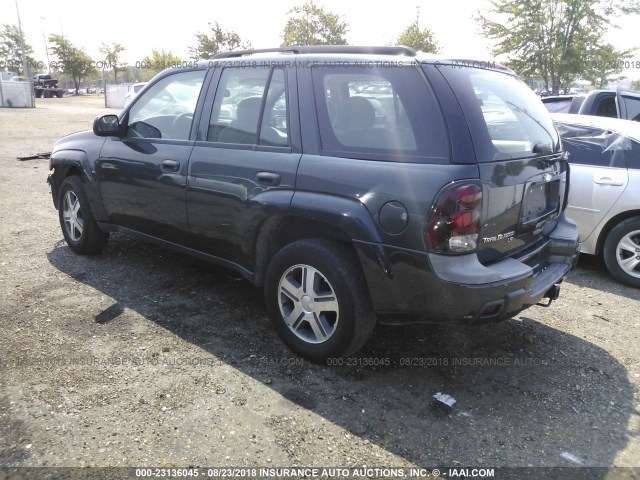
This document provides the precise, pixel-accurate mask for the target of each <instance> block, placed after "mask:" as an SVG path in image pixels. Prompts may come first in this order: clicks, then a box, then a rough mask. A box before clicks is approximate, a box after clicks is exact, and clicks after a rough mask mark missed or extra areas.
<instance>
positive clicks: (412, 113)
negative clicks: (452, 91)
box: [313, 65, 449, 162]
mask: <svg viewBox="0 0 640 480" xmlns="http://www.w3.org/2000/svg"><path fill="white" fill-rule="evenodd" d="M313 84H314V92H315V100H316V109H317V111H318V122H319V124H320V138H321V144H322V151H323V153H324V154H326V155H332V156H342V157H350V158H366V159H373V160H378V159H379V160H390V161H410V162H414V161H417V162H429V161H435V162H444V161H446V160H447V159H448V155H449V142H448V135H447V131H446V128H445V126H444V121H443V118H442V113H441V111H440V108H439V106H438V105H437V103H436V101H435V98H434V97H433V94H432V92H431V89H430V87H429V85H428V84H427V83H426V81H425V79H424V78H423V77H422V76H421V74H420V72H419V71H418V70H417V69H416V68H415V67H410V66H406V67H403V66H395V67H388V68H383V67H380V68H365V67H359V66H355V65H354V66H349V67H348V68H344V67H342V68H341V67H314V68H313Z"/></svg>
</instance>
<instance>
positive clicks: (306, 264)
mask: <svg viewBox="0 0 640 480" xmlns="http://www.w3.org/2000/svg"><path fill="white" fill-rule="evenodd" d="M265 302H266V305H267V309H268V311H269V316H270V317H271V320H272V322H273V324H274V327H275V329H276V332H277V333H278V335H279V336H280V338H281V339H282V340H283V341H284V343H285V344H286V345H287V346H288V347H289V348H291V350H293V351H294V352H296V353H297V354H298V355H300V356H302V357H305V358H307V359H309V360H312V361H314V362H322V361H326V360H327V359H328V358H332V357H342V356H345V355H349V354H351V353H353V352H355V351H357V350H358V349H360V348H361V347H362V346H363V345H364V344H365V343H366V341H367V340H368V339H369V337H370V336H371V333H372V332H373V328H374V327H375V323H376V321H375V315H374V313H373V310H372V308H371V300H370V299H369V294H368V291H367V288H366V284H365V280H364V276H363V275H362V272H361V270H360V265H359V263H358V259H357V257H356V255H355V253H354V252H353V251H352V250H350V249H349V248H348V247H347V246H345V245H343V244H341V243H339V242H333V241H329V240H324V239H310V240H300V241H297V242H294V243H291V244H289V245H287V246H285V247H284V248H283V249H282V250H280V251H279V252H278V253H277V254H276V256H275V257H274V258H273V260H272V261H271V263H270V264H269V268H268V269H267V274H266V277H265Z"/></svg>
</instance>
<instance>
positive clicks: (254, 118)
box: [236, 97, 262, 129]
mask: <svg viewBox="0 0 640 480" xmlns="http://www.w3.org/2000/svg"><path fill="white" fill-rule="evenodd" d="M261 104H262V97H248V98H245V99H244V100H242V101H241V102H240V103H238V107H237V109H236V120H237V122H238V124H239V125H243V126H249V127H251V128H252V129H255V128H256V127H257V125H258V117H259V116H260V105H261Z"/></svg>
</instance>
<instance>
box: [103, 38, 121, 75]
mask: <svg viewBox="0 0 640 480" xmlns="http://www.w3.org/2000/svg"><path fill="white" fill-rule="evenodd" d="M125 50H126V48H125V47H124V46H123V45H122V44H120V43H115V42H114V43H112V44H111V45H107V44H106V43H103V44H102V46H101V47H100V53H101V54H103V55H104V60H105V63H107V64H108V65H106V66H109V65H110V66H111V71H112V72H113V80H114V83H118V72H124V71H125V70H126V68H127V62H122V63H121V62H120V54H121V53H122V52H124V51H125ZM106 66H105V68H106Z"/></svg>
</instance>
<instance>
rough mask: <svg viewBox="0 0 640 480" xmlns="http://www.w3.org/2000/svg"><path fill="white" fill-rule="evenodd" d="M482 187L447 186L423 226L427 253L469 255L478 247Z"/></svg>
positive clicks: (476, 184)
mask: <svg viewBox="0 0 640 480" xmlns="http://www.w3.org/2000/svg"><path fill="white" fill-rule="evenodd" d="M481 210H482V184H481V183H480V182H478V181H473V180H464V181H460V182H453V183H451V184H450V185H447V186H446V187H445V188H444V189H442V191H441V192H440V194H439V196H438V198H437V200H436V201H435V203H434V204H433V206H432V207H431V211H430V212H429V217H428V218H427V222H426V225H425V240H426V242H427V245H428V246H429V250H431V251H432V252H437V253H448V254H456V253H469V252H473V251H475V249H476V247H477V246H478V233H479V231H480V212H481Z"/></svg>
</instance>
